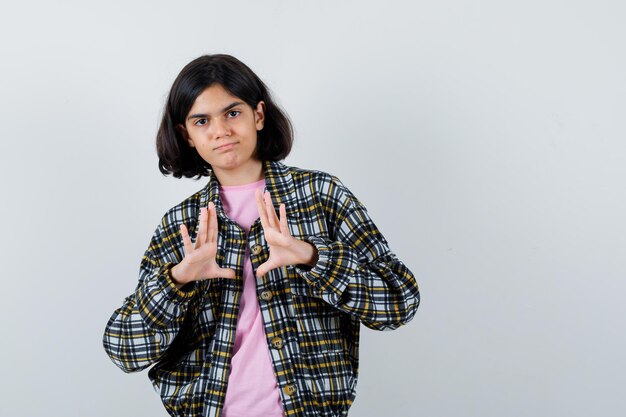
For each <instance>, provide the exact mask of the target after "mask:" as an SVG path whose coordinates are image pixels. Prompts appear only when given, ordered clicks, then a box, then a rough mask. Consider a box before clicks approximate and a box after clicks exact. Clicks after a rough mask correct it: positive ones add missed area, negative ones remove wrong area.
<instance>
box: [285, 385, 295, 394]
mask: <svg viewBox="0 0 626 417" xmlns="http://www.w3.org/2000/svg"><path fill="white" fill-rule="evenodd" d="M284 390H285V394H287V395H293V394H295V393H296V386H295V385H294V384H289V385H285V388H284Z"/></svg>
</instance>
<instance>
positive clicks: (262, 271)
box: [256, 262, 267, 278]
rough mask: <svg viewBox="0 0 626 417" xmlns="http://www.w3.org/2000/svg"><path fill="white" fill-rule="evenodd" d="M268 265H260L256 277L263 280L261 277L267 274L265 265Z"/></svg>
mask: <svg viewBox="0 0 626 417" xmlns="http://www.w3.org/2000/svg"><path fill="white" fill-rule="evenodd" d="M266 263H267V262H265V263H262V264H261V265H259V267H258V268H257V269H256V277H257V278H261V277H263V275H265V274H267V267H266V265H265V264H266Z"/></svg>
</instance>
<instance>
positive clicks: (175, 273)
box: [170, 264, 187, 289]
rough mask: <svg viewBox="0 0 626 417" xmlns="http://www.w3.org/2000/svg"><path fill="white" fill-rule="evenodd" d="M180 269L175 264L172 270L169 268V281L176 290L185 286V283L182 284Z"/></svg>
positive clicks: (178, 265)
mask: <svg viewBox="0 0 626 417" xmlns="http://www.w3.org/2000/svg"><path fill="white" fill-rule="evenodd" d="M180 269H181V266H180V264H176V265H174V266H173V267H172V268H170V279H171V280H172V282H173V283H174V285H175V286H176V288H178V289H180V288H182V287H183V286H184V285H185V284H187V282H184V281H183V280H182V278H181V273H180Z"/></svg>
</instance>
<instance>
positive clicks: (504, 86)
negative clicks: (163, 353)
mask: <svg viewBox="0 0 626 417" xmlns="http://www.w3.org/2000/svg"><path fill="white" fill-rule="evenodd" d="M1 9H2V10H1V11H0V46H1V51H2V59H1V62H2V63H1V65H0V75H1V76H0V92H1V97H2V99H1V101H0V123H1V124H0V126H1V128H2V140H1V141H0V146H1V148H0V158H1V162H2V167H3V172H4V175H3V179H2V201H3V204H2V205H1V210H2V211H1V213H0V214H1V215H2V220H3V221H2V231H3V233H2V236H3V238H2V240H1V241H2V247H1V251H0V253H2V266H3V271H4V274H3V280H2V281H3V284H2V287H3V291H2V294H3V296H2V302H0V313H1V314H2V323H3V324H2V337H1V338H0V353H1V354H2V358H3V367H2V375H3V378H1V379H0V384H1V385H0V392H1V394H0V396H1V398H2V400H1V401H0V415H2V416H11V417H21V416H29V417H31V416H45V417H56V416H59V417H60V416H64V417H65V416H81V417H82V416H89V417H100V416H102V417H104V416H131V415H132V416H151V417H154V416H163V417H165V416H166V415H167V414H166V412H165V410H164V408H163V406H162V405H161V402H160V399H159V396H158V394H157V393H155V392H154V391H153V388H152V386H151V384H150V381H149V379H148V376H147V371H143V372H141V373H136V374H128V375H127V374H124V373H123V372H121V371H120V370H119V369H118V368H116V367H115V366H114V365H113V363H112V362H111V361H110V360H109V358H108V357H107V356H106V354H105V352H104V349H103V348H102V334H103V331H104V327H105V324H106V322H107V320H108V319H109V317H110V315H111V314H112V312H113V310H114V309H116V308H117V307H118V306H119V305H121V303H122V301H123V299H124V298H125V297H126V296H127V295H129V294H130V293H131V292H132V291H133V290H134V288H135V285H136V282H137V278H138V271H139V262H140V259H141V256H142V254H143V252H144V250H145V249H146V247H147V245H148V243H149V239H150V237H151V235H152V233H153V231H154V229H155V228H156V226H157V224H158V222H159V221H160V218H161V216H162V215H163V213H164V212H165V211H166V210H167V209H169V208H170V207H172V206H173V205H175V204H177V203H178V202H179V201H181V200H182V199H183V198H185V197H187V196H189V195H190V194H192V193H193V192H195V191H197V190H198V189H200V188H202V187H203V186H204V184H205V183H206V181H205V180H204V179H203V180H200V181H194V180H190V179H183V180H178V179H174V178H171V177H163V176H162V175H161V174H160V172H159V171H158V168H157V156H156V151H155V133H156V129H157V127H158V123H159V118H160V115H161V112H162V108H163V104H164V101H165V97H166V95H167V92H168V90H169V88H170V86H171V84H172V82H173V80H174V78H175V77H176V75H177V74H178V72H179V71H180V70H181V69H182V67H183V66H184V65H185V64H186V63H187V62H189V61H190V60H192V59H193V58H195V57H197V56H199V55H201V54H205V53H217V52H225V53H230V54H233V55H235V56H237V57H239V58H240V59H241V60H242V61H243V62H245V63H246V64H248V65H249V66H250V67H251V68H252V69H253V70H254V71H256V72H257V73H258V74H259V75H260V76H261V78H262V79H263V80H264V81H265V82H266V83H267V84H268V85H269V87H270V88H271V89H272V91H273V92H274V94H275V96H276V97H277V98H278V100H279V102H280V103H281V104H282V105H283V107H284V108H285V109H286V111H287V112H288V114H289V115H290V116H291V118H292V120H293V122H294V125H295V128H296V144H295V147H294V150H293V152H292V154H291V155H290V156H289V157H288V158H287V160H286V161H285V162H286V163H287V164H289V165H295V166H300V167H303V168H313V169H320V170H324V171H327V172H330V173H332V174H334V175H337V176H338V177H339V178H340V179H341V180H342V181H343V182H344V183H345V184H346V185H347V186H348V187H349V188H350V189H351V190H352V191H353V192H354V193H355V194H356V195H357V196H358V197H359V199H360V200H361V201H362V202H363V203H364V204H365V205H366V206H367V207H368V210H369V212H370V214H371V216H372V218H373V219H374V221H375V223H376V224H377V225H378V226H379V228H380V230H381V231H382V232H383V234H384V235H385V237H386V238H387V239H388V240H389V242H390V245H391V248H392V249H393V250H394V251H395V252H396V253H397V254H398V256H399V257H400V258H401V259H402V260H403V261H404V262H405V263H406V264H407V265H408V266H409V268H411V270H412V271H413V272H414V273H415V274H416V276H417V279H418V283H419V285H420V289H421V293H422V304H421V306H420V309H419V310H418V313H417V315H416V316H415V318H414V320H413V321H412V322H410V323H409V324H408V325H407V326H404V327H402V328H400V329H398V330H396V331H393V332H375V331H372V330H369V329H366V328H364V327H363V331H362V336H361V346H362V347H361V370H360V377H359V382H358V385H357V397H356V401H355V403H354V405H353V407H352V412H351V414H350V415H351V416H356V417H372V416H379V415H383V416H398V417H404V416H405V417H412V416H428V417H437V416H441V417H449V416H463V417H474V416H475V417H488V416H494V417H495V416H498V417H499V416H569V417H575V416H588V415H598V416H604V417H608V416H623V415H625V414H626V406H625V405H624V402H623V399H622V394H623V390H624V386H625V383H626V376H625V375H626V366H625V365H626V359H625V356H624V351H625V349H626V337H625V334H624V317H625V314H626V307H625V306H624V301H623V300H624V293H625V292H626V280H625V279H624V278H625V277H626V265H625V258H626V237H625V236H626V222H625V219H624V213H625V212H626V191H625V189H626V187H625V181H624V180H625V178H626V177H625V175H626V143H625V139H626V128H625V126H624V116H625V114H626V98H625V97H626V96H625V93H626V79H625V77H626V59H625V58H626V57H625V55H626V48H624V39H626V29H625V27H626V26H624V22H623V17H624V15H625V13H626V6H625V5H624V2H620V1H617V0H615V1H606V0H599V1H558V0H541V1H538V0H531V1H524V2H519V1H518V2H513V1H502V0H492V1H462V0H451V1H437V2H435V1H431V2H425V1H404V2H398V1H396V2H394V1H390V2H382V1H364V0H360V1H340V0H334V1H327V0H325V1H315V2H313V1H309V2H304V1H286V0H285V1H281V0H272V1H238V2H211V1H204V2H191V1H189V2H185V1H181V2H172V1H108V2H84V1H65V2H63V1H31V2H22V3H17V2H13V3H12V4H10V5H8V4H7V5H3V6H2V8H1Z"/></svg>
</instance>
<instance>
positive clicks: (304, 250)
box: [298, 240, 319, 268]
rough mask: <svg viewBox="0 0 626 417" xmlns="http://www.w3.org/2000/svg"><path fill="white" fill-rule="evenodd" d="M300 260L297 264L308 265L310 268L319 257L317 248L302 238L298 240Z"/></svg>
mask: <svg viewBox="0 0 626 417" xmlns="http://www.w3.org/2000/svg"><path fill="white" fill-rule="evenodd" d="M300 242H301V244H300V247H301V249H300V260H301V262H299V263H298V264H299V265H303V266H308V267H310V268H312V267H314V266H315V264H316V263H317V260H318V259H319V255H318V253H317V248H316V247H315V245H313V244H312V243H311V242H307V241H304V240H301V241H300Z"/></svg>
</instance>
